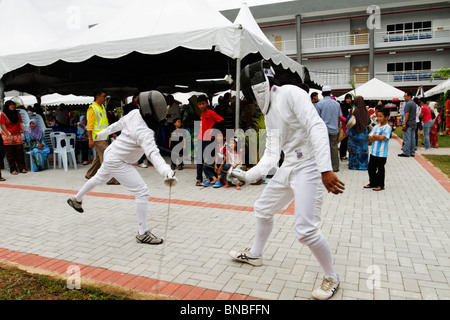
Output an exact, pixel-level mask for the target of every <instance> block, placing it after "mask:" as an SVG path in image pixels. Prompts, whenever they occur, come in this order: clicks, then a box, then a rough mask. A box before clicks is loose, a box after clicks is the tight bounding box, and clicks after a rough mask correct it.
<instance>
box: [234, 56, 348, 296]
mask: <svg viewBox="0 0 450 320" xmlns="http://www.w3.org/2000/svg"><path fill="white" fill-rule="evenodd" d="M274 79H275V80H274ZM274 81H276V75H275V74H274V71H273V68H272V67H271V66H270V63H269V62H268V61H264V60H262V61H260V62H257V63H254V64H251V65H248V66H246V67H245V68H244V69H243V71H242V73H241V85H242V91H243V93H244V96H245V97H246V98H247V99H248V100H250V101H253V102H256V103H257V104H258V106H259V107H260V109H261V111H262V112H263V113H264V116H265V122H266V128H267V140H266V149H265V151H264V155H263V157H262V158H261V159H260V161H259V162H258V164H257V165H256V166H254V167H253V168H251V169H250V170H248V171H246V172H245V171H241V170H236V169H235V170H233V171H232V172H231V176H233V177H235V178H237V179H238V180H241V181H244V182H246V183H252V182H255V181H258V180H259V179H261V178H262V177H263V176H264V175H266V174H267V173H268V171H269V170H270V169H272V168H274V167H275V166H276V165H277V164H278V162H279V160H280V154H281V151H283V153H284V161H283V163H282V165H281V167H280V168H278V170H277V172H276V174H275V175H274V176H273V178H272V179H271V180H270V182H269V183H268V184H267V186H266V188H265V189H264V191H263V192H262V194H261V196H260V198H259V199H258V200H257V201H256V203H255V205H254V212H255V216H256V235H255V241H254V243H253V246H252V247H250V248H246V249H244V250H241V251H234V250H232V251H230V252H229V254H230V256H231V257H232V258H233V259H234V260H237V261H241V262H246V263H249V264H251V265H255V266H259V265H261V264H262V252H263V249H264V246H265V244H266V242H267V240H268V238H269V236H270V233H271V232H272V229H273V221H274V219H273V216H274V215H275V214H276V213H278V212H279V211H280V210H281V209H282V208H283V207H284V206H285V205H287V204H289V203H290V202H291V201H292V200H294V201H295V213H294V215H295V218H294V220H295V225H294V230H295V235H296V237H297V239H298V240H299V241H300V242H301V243H303V244H305V245H307V246H308V247H309V248H310V249H311V251H312V252H313V254H314V256H315V257H316V258H317V260H318V261H319V263H320V265H321V267H322V269H323V271H324V277H323V281H322V285H321V286H320V287H319V288H318V289H316V290H314V291H313V296H314V298H316V299H322V300H323V299H328V298H330V297H331V296H332V295H333V294H334V292H335V291H336V290H337V288H338V286H339V279H338V276H337V274H336V272H335V270H334V265H333V258H332V254H331V249H330V245H329V243H328V241H327V240H326V238H325V237H324V236H323V235H322V233H321V231H320V212H321V207H322V202H323V198H324V196H325V195H326V192H327V190H328V192H332V193H335V194H338V193H342V192H343V189H344V183H343V182H342V181H340V180H339V179H338V178H337V176H336V174H335V173H334V172H333V169H332V166H331V157H330V146H329V141H328V131H327V128H326V125H325V123H324V122H323V120H322V119H321V118H320V117H319V115H318V113H317V111H316V109H315V107H314V105H313V104H312V102H311V99H310V97H309V94H308V93H307V92H306V91H304V90H303V89H301V88H300V87H298V86H296V85H289V84H287V85H283V86H277V85H274V84H273V82H274Z"/></svg>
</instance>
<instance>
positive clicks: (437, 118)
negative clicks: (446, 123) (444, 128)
mask: <svg viewBox="0 0 450 320" xmlns="http://www.w3.org/2000/svg"><path fill="white" fill-rule="evenodd" d="M430 110H431V118H432V119H433V121H434V122H433V126H432V127H431V131H430V145H431V146H432V147H433V148H437V147H439V142H438V138H437V134H438V132H439V126H440V125H441V115H440V114H439V112H438V111H437V110H436V102H434V101H433V102H430Z"/></svg>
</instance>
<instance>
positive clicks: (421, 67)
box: [387, 61, 431, 72]
mask: <svg viewBox="0 0 450 320" xmlns="http://www.w3.org/2000/svg"><path fill="white" fill-rule="evenodd" d="M427 70H431V61H414V62H395V63H388V64H387V72H403V71H427Z"/></svg>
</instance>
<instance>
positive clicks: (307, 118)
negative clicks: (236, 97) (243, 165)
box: [246, 85, 333, 185]
mask: <svg viewBox="0 0 450 320" xmlns="http://www.w3.org/2000/svg"><path fill="white" fill-rule="evenodd" d="M265 122H266V129H267V139H266V149H265V150H264V154H263V156H262V158H261V160H260V161H259V162H258V164H257V165H256V166H255V167H253V168H251V169H250V170H249V171H247V173H246V180H247V181H249V182H254V181H257V180H259V179H260V178H261V177H263V176H264V175H266V174H267V173H268V172H269V170H270V169H272V168H273V167H275V166H276V165H277V164H278V162H279V160H280V154H281V151H283V152H284V162H283V164H282V165H281V167H280V168H279V169H278V170H277V173H276V174H275V175H274V177H273V178H272V180H275V181H277V182H280V183H282V184H284V185H289V180H290V176H291V173H292V171H293V169H294V168H296V167H297V166H298V165H300V164H301V163H302V162H304V161H305V160H308V159H315V162H316V164H317V169H318V171H319V172H321V173H322V172H326V171H331V170H333V169H332V166H331V156H330V144H329V139H328V130H327V127H326V125H325V123H324V122H323V120H322V119H321V118H320V116H319V114H318V113H317V110H316V108H315V107H314V105H313V104H312V102H311V98H310V96H309V95H308V94H307V93H306V92H305V91H304V90H303V89H301V88H299V87H297V86H293V85H284V86H282V87H278V86H273V87H272V88H271V91H270V109H269V111H268V112H267V114H266V115H265Z"/></svg>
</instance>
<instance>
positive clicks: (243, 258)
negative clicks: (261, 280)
mask: <svg viewBox="0 0 450 320" xmlns="http://www.w3.org/2000/svg"><path fill="white" fill-rule="evenodd" d="M228 254H229V255H230V256H231V257H232V258H233V259H234V260H236V261H240V262H245V263H248V264H251V265H252V266H256V267H259V266H261V265H262V257H254V256H252V255H251V254H250V248H245V249H244V250H243V251H234V250H231V251H230V252H228Z"/></svg>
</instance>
